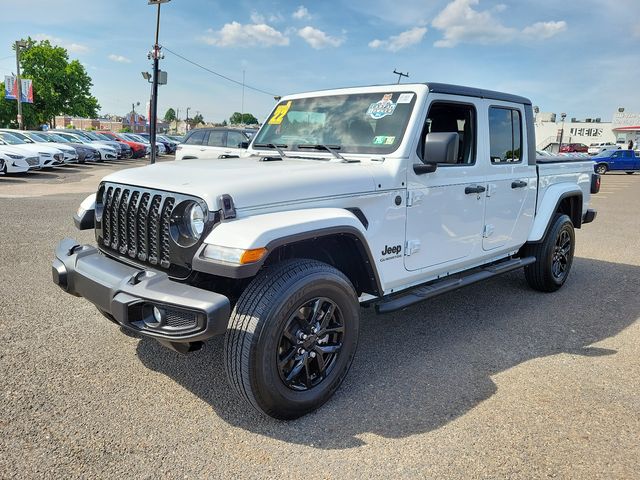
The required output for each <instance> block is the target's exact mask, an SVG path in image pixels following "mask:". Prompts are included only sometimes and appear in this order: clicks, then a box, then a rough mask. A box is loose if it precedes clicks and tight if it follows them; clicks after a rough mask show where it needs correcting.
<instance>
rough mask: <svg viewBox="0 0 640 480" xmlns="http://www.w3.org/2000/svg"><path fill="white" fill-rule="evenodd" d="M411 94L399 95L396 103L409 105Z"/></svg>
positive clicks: (411, 98)
mask: <svg viewBox="0 0 640 480" xmlns="http://www.w3.org/2000/svg"><path fill="white" fill-rule="evenodd" d="M411 100H413V93H401V94H400V96H399V97H398V101H397V102H396V103H411Z"/></svg>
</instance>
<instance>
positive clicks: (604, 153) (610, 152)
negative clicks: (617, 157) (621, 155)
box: [591, 150, 615, 158]
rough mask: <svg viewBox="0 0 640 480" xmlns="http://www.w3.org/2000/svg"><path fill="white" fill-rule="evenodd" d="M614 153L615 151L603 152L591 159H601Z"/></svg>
mask: <svg viewBox="0 0 640 480" xmlns="http://www.w3.org/2000/svg"><path fill="white" fill-rule="evenodd" d="M613 152H615V150H603V151H601V152H600V153H598V154H597V155H594V156H593V157H591V158H603V157H610V156H611V154H612V153H613Z"/></svg>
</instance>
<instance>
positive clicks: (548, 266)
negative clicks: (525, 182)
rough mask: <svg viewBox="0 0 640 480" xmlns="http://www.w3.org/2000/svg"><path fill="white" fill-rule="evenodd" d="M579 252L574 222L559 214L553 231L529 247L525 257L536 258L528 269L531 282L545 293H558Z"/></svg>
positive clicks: (528, 280)
mask: <svg viewBox="0 0 640 480" xmlns="http://www.w3.org/2000/svg"><path fill="white" fill-rule="evenodd" d="M574 251H575V232H574V230H573V223H572V222H571V219H570V218H569V217H568V216H567V215H564V214H560V213H558V214H556V216H555V217H554V218H553V220H552V223H551V226H550V228H549V231H548V232H547V234H546V236H545V238H544V239H543V240H542V242H540V243H534V244H530V245H528V246H527V247H526V248H525V256H533V257H536V261H535V263H532V264H531V265H528V266H526V267H525V269H524V275H525V278H526V279H527V283H528V284H529V285H530V286H531V287H532V288H534V289H536V290H539V291H541V292H555V291H556V290H558V289H559V288H560V287H562V285H564V282H566V280H567V277H568V276H569V272H570V271H571V265H572V264H573V254H574Z"/></svg>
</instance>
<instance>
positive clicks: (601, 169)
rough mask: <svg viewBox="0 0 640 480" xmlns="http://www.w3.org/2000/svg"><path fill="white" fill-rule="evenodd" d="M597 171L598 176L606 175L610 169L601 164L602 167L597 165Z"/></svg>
mask: <svg viewBox="0 0 640 480" xmlns="http://www.w3.org/2000/svg"><path fill="white" fill-rule="evenodd" d="M595 170H596V173H597V174H600V175H604V174H605V173H607V171H608V170H609V168H607V166H606V165H604V164H600V165H596V169H595Z"/></svg>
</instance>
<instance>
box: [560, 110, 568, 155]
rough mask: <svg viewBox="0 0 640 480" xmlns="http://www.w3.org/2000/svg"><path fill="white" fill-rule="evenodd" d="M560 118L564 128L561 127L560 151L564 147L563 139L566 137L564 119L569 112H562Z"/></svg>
mask: <svg viewBox="0 0 640 480" xmlns="http://www.w3.org/2000/svg"><path fill="white" fill-rule="evenodd" d="M560 118H562V128H561V129H560V142H559V145H558V153H559V152H560V150H561V149H562V139H563V137H564V119H565V118H567V114H566V113H561V114H560Z"/></svg>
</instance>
